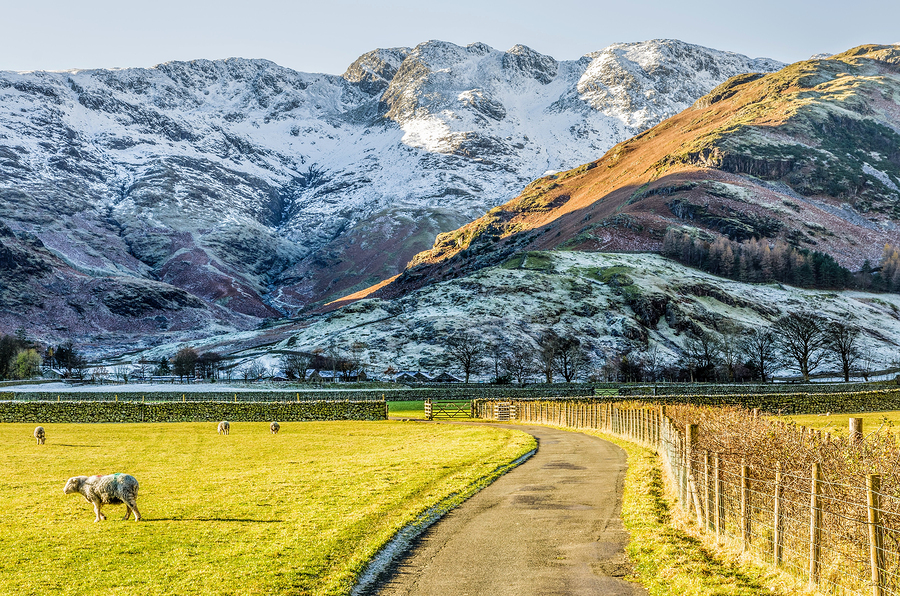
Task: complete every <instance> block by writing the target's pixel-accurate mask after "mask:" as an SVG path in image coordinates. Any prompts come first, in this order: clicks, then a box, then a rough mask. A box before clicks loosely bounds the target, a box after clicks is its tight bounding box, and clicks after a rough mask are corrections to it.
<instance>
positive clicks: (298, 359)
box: [281, 352, 313, 382]
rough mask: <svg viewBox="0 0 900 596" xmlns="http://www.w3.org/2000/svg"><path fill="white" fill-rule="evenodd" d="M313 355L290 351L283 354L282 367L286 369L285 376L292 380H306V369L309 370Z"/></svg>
mask: <svg viewBox="0 0 900 596" xmlns="http://www.w3.org/2000/svg"><path fill="white" fill-rule="evenodd" d="M312 359H313V357H312V355H310V354H305V353H303V352H288V353H287V354H282V356H281V367H282V369H284V376H286V377H287V378H288V379H290V380H291V381H293V380H295V379H296V380H298V381H301V382H303V381H305V380H306V371H307V370H309V365H310V362H312Z"/></svg>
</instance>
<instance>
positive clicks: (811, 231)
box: [379, 46, 900, 296]
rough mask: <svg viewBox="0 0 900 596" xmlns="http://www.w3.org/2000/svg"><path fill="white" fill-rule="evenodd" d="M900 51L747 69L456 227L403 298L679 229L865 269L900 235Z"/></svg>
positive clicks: (405, 283)
mask: <svg viewBox="0 0 900 596" xmlns="http://www.w3.org/2000/svg"><path fill="white" fill-rule="evenodd" d="M898 223H900V47H898V46H862V47H859V48H856V49H853V50H850V51H848V52H845V53H843V54H838V55H835V56H832V57H830V58H828V59H818V60H809V61H805V62H799V63H796V64H792V65H790V66H788V67H786V68H784V69H782V70H781V71H779V72H777V73H773V74H769V75H766V76H760V75H742V76H737V77H734V78H733V79H731V80H729V81H727V82H726V83H724V84H722V85H721V86H719V87H717V88H716V89H714V90H713V91H712V92H711V93H709V94H708V95H706V96H704V97H703V98H701V99H699V100H698V101H697V102H696V103H695V104H694V105H693V106H692V107H690V108H688V109H686V110H685V111H683V112H681V113H680V114H678V115H676V116H674V117H672V118H669V119H668V120H665V121H664V122H662V123H660V124H659V125H657V126H655V127H653V128H651V129H649V130H647V131H646V132H644V133H641V134H639V135H637V136H636V137H634V138H632V139H629V140H628V141H625V142H623V143H620V144H618V145H616V146H615V147H613V148H612V149H611V150H610V151H609V152H608V153H607V154H606V155H605V156H603V158H602V159H600V160H598V161H594V162H590V163H587V164H585V165H583V166H580V167H578V168H576V169H574V170H570V171H567V172H564V173H560V174H555V175H550V176H545V177H542V178H540V179H538V180H536V181H535V182H533V183H532V184H530V185H528V186H527V187H526V188H525V190H524V191H523V192H522V194H521V195H519V196H518V197H516V198H515V199H513V200H512V201H509V202H508V203H506V204H504V205H502V206H500V207H497V208H494V209H492V210H490V211H489V212H488V213H487V214H486V215H484V216H483V217H481V218H480V219H478V220H475V221H474V222H472V223H470V224H467V225H466V226H463V227H462V228H460V229H458V230H456V231H454V232H451V233H448V234H442V235H441V236H439V237H438V238H437V241H436V242H435V245H434V247H433V248H432V249H431V250H429V251H426V252H423V253H421V254H419V255H417V256H416V258H415V259H414V260H413V261H412V263H411V264H410V266H409V267H408V268H407V270H406V271H405V272H404V273H403V275H401V276H400V277H399V278H397V279H396V280H395V281H394V282H393V283H391V284H388V285H387V286H385V287H384V288H382V289H381V290H379V292H380V295H382V296H391V295H396V294H398V293H402V292H405V291H408V290H409V289H410V288H416V287H421V286H422V285H425V284H428V283H432V282H433V281H435V280H440V279H447V278H450V277H456V276H459V275H464V274H466V273H468V272H471V271H474V270H477V269H479V268H481V267H484V266H488V265H492V264H497V263H499V262H502V261H503V260H505V259H506V258H508V257H509V255H511V254H513V253H516V252H519V251H523V250H530V249H551V248H568V249H575V250H626V251H635V250H636V251H657V252H658V251H660V250H661V249H662V245H663V240H664V237H665V234H666V231H667V230H668V229H672V228H674V229H678V230H686V231H688V232H689V233H694V234H696V233H697V230H698V229H699V230H700V231H701V233H705V234H706V237H707V238H713V237H716V236H724V237H727V238H729V239H730V240H732V241H735V242H739V241H744V240H748V239H751V238H756V239H758V240H767V241H768V242H773V241H776V240H781V241H782V242H784V243H785V244H787V245H789V246H795V247H797V248H800V249H802V248H806V249H809V250H812V251H819V252H822V253H825V254H827V255H830V256H831V257H833V258H834V259H835V260H836V261H837V262H838V263H840V264H841V265H842V266H844V267H846V268H848V269H850V270H853V271H855V270H858V269H859V268H860V267H861V266H862V265H863V263H864V262H865V261H866V260H868V261H869V262H870V263H872V264H876V263H877V262H878V260H879V258H880V256H881V254H882V251H883V249H884V245H885V244H887V243H890V244H893V245H894V246H897V245H898V242H900V232H898Z"/></svg>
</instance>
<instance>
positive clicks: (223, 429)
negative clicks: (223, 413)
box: [216, 420, 231, 435]
mask: <svg viewBox="0 0 900 596" xmlns="http://www.w3.org/2000/svg"><path fill="white" fill-rule="evenodd" d="M216 431H217V432H218V433H219V434H220V435H227V434H228V433H229V432H231V425H230V424H228V421H227V420H223V421H222V422H220V423H219V428H218V429H216Z"/></svg>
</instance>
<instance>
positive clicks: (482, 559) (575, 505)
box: [375, 425, 647, 596]
mask: <svg viewBox="0 0 900 596" xmlns="http://www.w3.org/2000/svg"><path fill="white" fill-rule="evenodd" d="M504 428H517V429H520V430H523V431H525V432H528V433H530V434H532V435H534V436H535V437H536V438H537V439H538V450H537V453H536V454H535V455H534V456H533V457H531V459H529V460H528V461H526V462H525V463H523V464H522V465H521V466H519V467H517V468H515V469H514V470H512V471H510V472H509V473H508V474H506V475H504V476H502V477H501V478H499V479H498V480H497V481H496V482H494V483H493V484H491V485H490V486H488V487H487V488H485V489H484V490H482V491H481V492H479V493H478V494H476V495H475V496H473V497H472V498H470V499H469V500H468V501H466V502H465V503H463V504H462V505H460V506H459V507H457V508H456V509H454V510H452V511H451V512H450V513H448V514H447V515H446V516H445V517H444V518H443V519H441V520H440V521H438V522H437V523H436V524H435V525H434V526H432V527H431V528H430V529H429V530H427V531H426V532H425V533H424V534H423V535H422V536H420V537H419V538H418V539H417V540H416V542H415V543H414V544H413V546H412V548H411V549H410V551H408V552H407V554H406V556H405V557H404V558H402V559H401V560H400V561H398V562H397V563H396V564H395V565H394V567H393V568H392V571H391V573H390V574H389V575H388V577H387V578H386V579H384V580H382V582H381V583H380V584H379V585H378V586H377V589H376V590H375V593H377V594H379V595H382V596H401V595H402V596H418V595H421V596H441V595H447V596H466V595H469V596H476V595H485V596H507V595H509V596H513V595H515V596H527V595H531V594H534V595H538V594H540V595H542V596H547V595H569V594H571V595H575V594H578V595H581V596H584V595H587V594H603V595H605V596H618V595H622V596H626V595H627V596H632V595H645V594H647V592H646V590H644V589H643V588H642V587H641V586H640V585H639V584H634V583H631V582H627V581H625V580H623V579H622V577H623V576H624V575H626V574H627V573H628V572H629V571H630V568H629V565H628V560H627V557H626V555H625V551H624V548H625V545H626V543H627V542H628V534H627V533H626V532H625V529H624V528H623V526H622V520H621V515H620V510H621V504H622V486H623V483H624V478H625V469H626V463H625V461H626V460H625V452H624V451H622V450H621V449H620V448H618V447H616V446H615V445H613V444H612V443H609V442H607V441H603V440H601V439H598V438H596V437H590V436H588V435H583V434H580V433H574V432H566V431H561V430H556V429H552V428H546V427H542V426H513V427H510V426H508V425H504Z"/></svg>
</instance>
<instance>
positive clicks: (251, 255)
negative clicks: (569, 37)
mask: <svg viewBox="0 0 900 596" xmlns="http://www.w3.org/2000/svg"><path fill="white" fill-rule="evenodd" d="M781 66H782V65H781V64H779V63H777V62H774V61H771V60H765V59H762V60H754V59H750V58H747V57H745V56H740V55H737V54H732V53H728V52H720V51H717V50H711V49H708V48H702V47H699V46H694V45H690V44H686V43H683V42H679V41H672V40H654V41H649V42H642V43H634V44H616V45H614V46H610V47H609V48H606V49H604V50H602V51H600V52H596V53H594V54H590V55H587V56H584V57H582V58H580V59H578V60H574V61H557V60H555V59H554V58H552V57H549V56H545V55H542V54H539V53H537V52H535V51H533V50H531V49H529V48H526V47H524V46H515V47H514V48H512V49H510V50H509V51H507V52H503V51H498V50H494V49H492V48H490V47H488V46H486V45H484V44H472V45H470V46H466V47H460V46H456V45H453V44H449V43H444V42H436V41H432V42H427V43H423V44H420V45H419V46H417V47H415V48H394V49H380V50H375V51H373V52H370V53H368V54H365V55H364V56H361V57H360V58H359V59H358V60H357V61H356V62H354V64H352V65H351V66H350V68H348V70H347V72H346V73H344V75H343V76H341V77H339V76H331V75H322V74H305V73H299V72H295V71H292V70H289V69H286V68H282V67H280V66H278V65H275V64H273V63H271V62H267V61H264V60H244V59H228V60H221V61H208V60H197V61H192V62H171V63H166V64H161V65H159V66H156V67H154V68H149V69H121V70H82V71H70V72H22V73H13V72H4V73H0V219H2V221H3V223H4V224H5V226H6V227H7V228H8V229H9V231H10V232H11V233H12V234H13V235H12V236H10V235H3V236H2V237H0V242H2V243H3V246H4V247H5V249H8V250H17V251H18V250H21V251H26V252H29V251H36V252H35V253H34V254H33V255H32V257H33V258H34V259H37V260H40V261H41V262H45V264H46V266H47V269H42V270H40V271H38V270H29V272H27V273H23V271H18V272H14V273H10V272H3V271H0V284H2V285H3V287H4V288H5V289H4V291H3V292H2V296H0V329H3V330H7V331H11V330H15V329H16V328H19V327H24V328H25V329H26V330H27V331H29V333H31V334H33V335H35V336H36V337H42V338H44V339H47V340H53V339H60V338H63V337H66V336H67V335H69V334H73V335H76V336H78V337H80V338H81V339H83V340H84V339H91V338H93V339H96V340H98V341H100V342H101V343H102V342H103V341H105V340H104V339H103V336H104V334H105V333H112V334H113V335H115V336H116V337H118V338H119V339H118V340H116V341H120V340H121V341H123V342H124V343H127V341H128V337H129V334H131V336H130V337H131V341H139V339H138V338H141V337H146V334H147V333H148V332H149V331H150V330H152V329H156V330H157V332H161V331H162V330H163V329H165V332H166V333H170V332H174V331H173V330H174V329H176V328H177V327H178V325H176V324H175V320H176V319H178V318H179V317H181V315H178V314H173V315H171V316H170V311H171V312H172V313H180V312H182V311H181V310H178V309H176V310H173V309H171V308H169V307H168V306H167V305H168V304H169V303H168V302H160V303H159V304H160V308H156V309H149V310H148V311H147V316H144V315H141V316H140V317H139V318H140V319H141V320H142V321H143V320H144V319H147V321H157V323H154V324H153V325H151V324H150V323H149V322H148V323H147V324H144V323H139V324H138V323H136V321H135V320H134V319H135V318H134V317H132V316H128V315H126V314H121V313H119V314H117V313H116V312H113V311H108V309H107V308H106V306H104V305H105V304H106V303H107V302H114V300H113V298H111V296H114V295H117V293H120V292H125V291H126V290H127V288H128V287H130V286H131V285H133V284H139V285H140V284H150V285H159V287H164V288H166V291H167V292H176V291H177V292H181V291H184V292H187V293H188V294H189V295H191V296H193V297H194V298H196V299H198V300H199V302H198V303H196V304H194V303H193V302H192V303H191V304H192V305H193V306H191V307H190V308H195V307H196V309H195V310H196V311H197V313H199V314H198V316H199V319H197V320H195V321H194V323H195V326H196V327H197V330H196V333H202V332H203V330H204V329H206V331H207V332H210V333H211V332H215V331H216V330H218V329H220V328H221V325H225V326H226V327H230V328H233V329H241V328H246V327H248V326H251V327H252V326H255V325H256V324H257V323H258V322H259V321H261V320H263V319H268V318H272V317H278V316H282V315H284V314H292V313H294V312H296V311H297V310H298V309H300V308H302V307H305V306H307V305H310V304H315V303H317V302H319V301H322V300H325V299H328V298H330V297H337V296H341V295H343V294H344V293H347V292H348V291H352V290H354V289H359V288H362V287H365V286H367V285H369V284H371V283H373V282H374V281H377V280H379V279H384V278H386V277H388V276H390V275H393V274H396V273H399V272H400V271H401V270H402V268H403V267H404V266H405V264H406V263H407V262H408V261H409V259H410V258H411V257H412V256H414V255H415V254H416V253H418V252H419V251H421V250H424V249H426V248H427V247H428V246H430V245H431V244H432V242H433V241H434V237H435V236H436V235H437V234H438V233H441V232H447V231H450V230H453V229H455V228H457V227H459V226H460V225H462V224H464V223H465V222H467V221H471V220H472V219H474V218H476V217H478V216H479V215H480V214H482V213H484V211H485V210H487V209H489V208H491V207H493V206H495V205H498V204H500V203H503V202H504V201H506V200H508V199H509V198H510V197H512V196H514V194H515V193H517V192H518V191H519V190H521V188H522V187H523V186H524V185H525V184H527V183H528V182H529V181H530V180H533V179H534V178H536V177H538V176H540V175H542V174H543V173H545V172H547V171H548V170H563V169H567V168H570V167H574V166H575V165H577V164H579V163H584V162H585V161H588V160H590V159H594V158H595V157H596V156H597V155H600V154H602V153H603V152H604V151H606V150H607V149H609V147H611V146H612V145H613V144H615V143H616V142H619V141H622V140H624V139H625V138H628V137H629V136H632V135H634V134H636V133H638V132H640V131H642V130H644V129H646V128H647V127H648V126H651V125H653V124H655V123H657V122H659V121H660V120H662V119H663V118H665V117H667V116H670V115H672V114H674V113H677V112H678V111H680V110H682V109H684V108H685V107H687V106H689V105H690V104H691V103H692V102H693V101H695V100H696V99H697V98H698V97H700V96H701V95H703V94H705V93H707V92H708V91H709V90H710V89H712V88H713V87H715V86H716V85H718V84H720V83H721V82H723V81H724V80H726V79H727V78H728V77H731V76H733V75H735V74H739V73H744V72H754V71H764V72H770V71H773V70H776V69H777V68H780V67H781ZM14 238H15V239H14ZM45 257H46V258H47V259H50V260H49V261H45ZM29 258H31V257H29ZM63 278H64V279H66V280H68V281H71V280H75V279H79V280H85V283H88V282H90V283H88V286H90V287H91V288H94V289H92V290H91V291H90V292H88V293H89V294H90V295H96V296H99V298H98V299H99V303H97V305H96V307H87V308H83V309H82V310H79V308H76V306H73V305H89V304H90V301H89V299H88V298H86V296H87V295H86V294H83V292H84V291H86V290H84V288H86V287H88V286H84V285H82V284H80V283H74V282H72V283H67V284H62V283H58V280H59V279H63ZM92 280H93V281H92ZM92 284H93V285H92ZM154 287H155V286H154ZM97 288H106V289H97ZM107 289H108V290H109V292H112V293H111V294H105V293H104V292H107ZM177 292H176V294H177ZM173 295H174V294H173ZM178 295H180V294H178ZM27 296H35V297H38V299H35V300H32V301H30V302H27V303H26V302H23V301H22V300H23V299H24V298H25V297H27ZM104 297H106V298H104ZM178 308H179V309H182V306H179V307H178ZM122 312H124V311H122ZM192 312H193V311H192ZM147 317H149V318H147ZM157 317H162V318H159V319H157ZM154 325H156V326H154ZM140 341H143V340H140Z"/></svg>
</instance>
